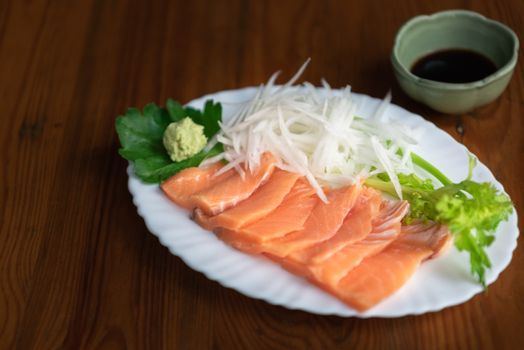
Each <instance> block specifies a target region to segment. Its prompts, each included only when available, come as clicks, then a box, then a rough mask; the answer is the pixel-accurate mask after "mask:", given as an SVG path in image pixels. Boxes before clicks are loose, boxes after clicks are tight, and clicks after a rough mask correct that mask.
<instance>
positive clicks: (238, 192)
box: [190, 153, 275, 215]
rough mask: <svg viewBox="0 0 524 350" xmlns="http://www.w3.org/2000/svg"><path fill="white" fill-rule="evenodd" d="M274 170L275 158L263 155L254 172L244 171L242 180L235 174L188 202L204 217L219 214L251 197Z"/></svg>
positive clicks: (270, 155) (195, 195) (267, 154)
mask: <svg viewBox="0 0 524 350" xmlns="http://www.w3.org/2000/svg"><path fill="white" fill-rule="evenodd" d="M274 168H275V157H274V156H273V155H272V154H271V153H264V154H263V155H262V157H261V159H260V165H259V166H258V168H257V169H256V170H254V171H249V170H246V171H245V176H244V177H243V178H242V176H241V175H240V174H238V173H235V174H233V175H232V176H230V177H228V178H226V179H225V180H224V181H221V182H219V183H217V184H215V185H214V186H211V187H209V188H206V189H204V190H203V191H200V192H198V193H196V194H194V195H192V196H191V198H190V200H191V201H192V204H193V205H194V206H195V207H197V208H200V209H201V210H202V211H203V212H204V213H205V214H206V215H216V214H219V213H221V212H223V211H224V210H226V209H228V208H230V207H232V206H235V205H236V204H237V203H240V202H241V201H243V200H244V199H246V198H248V197H249V196H251V194H252V193H253V192H255V190H256V189H257V188H258V187H259V186H261V185H262V184H264V183H265V182H266V181H267V180H268V179H269V177H270V176H271V174H272V173H273V170H274Z"/></svg>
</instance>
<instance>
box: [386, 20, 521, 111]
mask: <svg viewBox="0 0 524 350" xmlns="http://www.w3.org/2000/svg"><path fill="white" fill-rule="evenodd" d="M450 49H459V50H468V51H474V52H476V53H478V54H480V55H482V56H485V57H486V58H488V59H489V60H491V61H492V62H493V63H494V64H495V66H496V71H495V72H494V73H492V74H490V75H488V76H486V77H485V78H483V79H481V80H477V81H473V82H468V83H447V82H441V81H436V80H429V79H424V78H421V77H419V76H416V75H415V74H413V73H412V72H411V69H412V67H413V65H414V64H415V63H416V62H417V61H418V60H419V59H421V58H422V57H425V56H427V55H429V54H431V53H434V52H438V51H442V50H450ZM518 49H519V40H518V38H517V35H516V34H515V33H514V32H513V31H512V30H511V29H510V28H509V27H507V26H505V25H504V24H502V23H499V22H496V21H493V20H491V19H488V18H486V17H484V16H482V15H480V14H478V13H476V12H471V11H464V10H451V11H444V12H438V13H435V14H433V15H430V16H417V17H414V18H412V19H411V20H409V21H408V22H406V23H405V24H404V25H403V26H402V27H401V28H400V30H399V31H398V33H397V35H396V38H395V44H394V47H393V52H392V55H391V62H392V64H393V70H394V72H395V76H396V78H397V80H398V83H399V85H400V87H401V88H402V90H403V91H404V92H405V93H406V94H408V95H409V96H410V97H411V98H413V99H415V100H417V101H419V102H422V103H424V104H426V105H427V106H429V107H431V108H432V109H434V110H437V111H439V112H444V113H450V114H460V113H465V112H469V111H471V110H473V109H475V108H477V107H480V106H483V105H485V104H488V103H490V102H492V101H493V100H495V99H496V98H497V97H499V96H500V94H502V92H503V91H504V89H505V88H506V87H507V85H508V83H509V81H510V79H511V76H512V75H513V71H514V69H515V65H516V63H517V57H518Z"/></svg>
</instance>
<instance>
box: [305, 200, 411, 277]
mask: <svg viewBox="0 0 524 350" xmlns="http://www.w3.org/2000/svg"><path fill="white" fill-rule="evenodd" d="M408 209H409V204H408V202H406V201H398V202H389V203H387V204H386V205H385V206H384V207H383V208H382V210H381V211H380V214H379V216H378V217H377V218H376V219H375V220H374V222H373V229H372V232H371V233H370V234H369V235H367V236H366V238H365V239H363V240H361V241H358V242H355V243H353V244H349V245H347V246H345V247H344V248H342V249H341V250H340V251H338V252H337V253H335V254H334V255H333V256H331V257H330V258H329V259H327V260H325V261H322V262H321V263H319V264H314V263H312V264H309V265H308V266H307V267H308V272H309V273H310V274H311V275H312V278H314V279H316V280H317V281H318V282H320V283H323V284H326V285H329V286H332V287H333V286H336V285H337V284H338V282H339V281H340V280H341V279H342V278H343V277H344V276H346V275H347V274H348V273H349V271H351V270H352V269H354V268H355V267H356V266H358V265H359V264H360V263H361V262H362V260H364V259H365V258H367V257H370V256H373V255H375V254H378V253H380V252H381V251H382V250H384V249H385V248H386V247H387V246H388V245H389V244H391V243H392V242H393V241H395V239H396V238H397V237H398V236H399V234H400V232H401V221H402V219H403V218H404V216H405V215H406V214H407V212H408Z"/></svg>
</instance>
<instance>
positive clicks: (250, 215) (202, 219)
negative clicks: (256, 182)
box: [195, 169, 300, 230]
mask: <svg viewBox="0 0 524 350" xmlns="http://www.w3.org/2000/svg"><path fill="white" fill-rule="evenodd" d="M299 177H300V175H299V174H296V173H291V172H288V171H284V170H280V169H275V171H274V172H273V175H271V177H270V178H269V180H268V181H267V182H266V183H265V184H264V185H262V186H260V188H259V189H257V190H256V191H255V192H254V193H253V195H252V196H251V197H249V200H245V201H242V202H240V203H239V204H238V205H237V206H235V207H232V208H230V209H227V210H225V211H223V212H222V213H220V214H218V215H216V216H211V217H208V216H206V215H205V214H204V213H203V212H201V210H200V209H196V210H195V219H196V221H197V222H198V223H199V224H200V225H201V226H202V227H204V228H206V229H208V230H213V229H214V228H216V227H221V228H226V229H228V230H238V229H240V228H241V227H244V226H246V225H248V224H251V223H253V222H255V221H257V220H259V219H261V218H263V217H265V216H267V215H268V214H269V213H271V212H272V211H273V210H275V209H276V208H277V207H278V206H279V205H280V204H281V203H282V201H283V200H284V198H285V196H286V195H287V194H288V193H289V192H290V191H291V189H292V187H293V185H294V184H295V182H296V181H297V179H298V178H299Z"/></svg>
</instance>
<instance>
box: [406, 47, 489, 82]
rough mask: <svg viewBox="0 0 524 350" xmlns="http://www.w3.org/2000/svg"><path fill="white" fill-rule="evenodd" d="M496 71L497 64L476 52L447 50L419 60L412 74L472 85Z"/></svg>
mask: <svg viewBox="0 0 524 350" xmlns="http://www.w3.org/2000/svg"><path fill="white" fill-rule="evenodd" d="M496 70H497V66H496V65H495V63H493V62H492V61H491V60H490V59H489V58H487V57H485V56H483V55H481V54H479V53H477V52H475V51H471V50H465V49H446V50H440V51H437V52H433V53H430V54H429V55H426V56H423V57H422V58H420V59H418V60H417V61H416V62H415V64H414V65H413V67H412V68H411V73H413V74H415V75H416V76H419V77H421V78H424V79H429V80H435V81H440V82H444V83H470V82H472V81H477V80H482V79H484V78H485V77H487V76H488V75H490V74H492V73H494V72H495V71H496Z"/></svg>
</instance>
